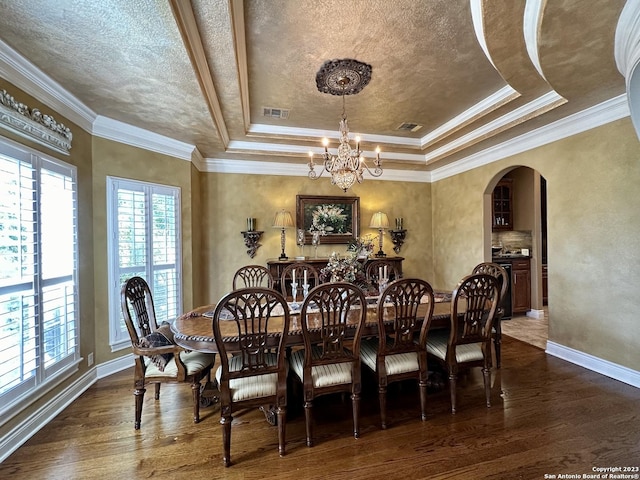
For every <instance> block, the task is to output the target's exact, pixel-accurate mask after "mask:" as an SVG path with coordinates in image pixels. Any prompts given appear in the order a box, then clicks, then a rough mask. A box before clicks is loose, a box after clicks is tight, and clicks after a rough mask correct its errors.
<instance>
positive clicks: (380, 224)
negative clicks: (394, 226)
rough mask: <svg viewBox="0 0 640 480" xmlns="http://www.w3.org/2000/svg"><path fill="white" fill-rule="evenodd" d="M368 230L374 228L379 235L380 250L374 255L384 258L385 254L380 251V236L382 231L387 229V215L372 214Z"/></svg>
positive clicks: (380, 244) (380, 245)
mask: <svg viewBox="0 0 640 480" xmlns="http://www.w3.org/2000/svg"><path fill="white" fill-rule="evenodd" d="M369 228H376V229H377V230H378V232H379V234H380V239H379V243H378V245H379V247H380V250H379V251H378V253H376V257H386V255H385V253H384V252H383V251H382V234H383V231H384V230H386V229H387V228H389V218H388V217H387V214H386V213H382V212H376V213H374V214H373V217H371V222H370V223H369Z"/></svg>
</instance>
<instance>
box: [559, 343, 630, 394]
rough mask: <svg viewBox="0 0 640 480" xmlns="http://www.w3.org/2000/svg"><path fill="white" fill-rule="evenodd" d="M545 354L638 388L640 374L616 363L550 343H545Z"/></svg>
mask: <svg viewBox="0 0 640 480" xmlns="http://www.w3.org/2000/svg"><path fill="white" fill-rule="evenodd" d="M546 353H548V354H549V355H553V356H554V357H558V358H561V359H562V360H566V361H567V362H570V363H573V364H575V365H579V366H581V367H584V368H586V369H588V370H591V371H593V372H596V373H600V374H602V375H605V376H607V377H610V378H613V379H614V380H618V381H620V382H623V383H626V384H628V385H631V386H632V387H636V388H640V372H638V371H636V370H631V369H630V368H627V367H623V366H622V365H618V364H617V363H613V362H609V361H608V360H603V359H601V358H598V357H594V356H593V355H589V354H588V353H584V352H581V351H579V350H574V349H573V348H569V347H565V346H564V345H560V344H558V343H555V342H550V341H547V350H546Z"/></svg>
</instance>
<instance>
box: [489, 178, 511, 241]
mask: <svg viewBox="0 0 640 480" xmlns="http://www.w3.org/2000/svg"><path fill="white" fill-rule="evenodd" d="M491 214H492V219H493V220H492V222H493V224H492V228H493V230H513V180H512V179H510V178H503V179H502V180H500V181H499V182H498V184H497V185H496V187H495V188H494V189H493V195H492V196H491Z"/></svg>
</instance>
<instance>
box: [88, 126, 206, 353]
mask: <svg viewBox="0 0 640 480" xmlns="http://www.w3.org/2000/svg"><path fill="white" fill-rule="evenodd" d="M93 160H94V169H93V179H92V180H93V186H92V188H93V205H94V216H93V229H94V233H95V237H94V238H95V242H94V256H93V258H92V260H93V265H94V268H95V291H94V295H95V312H94V314H93V321H94V322H95V359H96V362H97V363H103V362H106V361H108V360H111V359H113V358H117V357H119V356H121V355H123V354H124V353H127V354H128V353H130V350H129V349H127V350H123V351H119V352H113V353H112V352H111V347H110V346H109V305H108V300H109V299H108V292H109V289H108V287H109V285H108V264H107V192H106V186H107V176H113V177H121V178H128V179H132V180H140V181H144V182H152V183H158V184H162V185H169V186H173V187H180V189H181V190H180V196H181V200H182V209H181V216H182V232H181V235H182V259H183V262H182V269H183V270H182V276H183V278H182V280H183V284H182V295H183V305H184V307H185V308H191V307H192V306H193V279H194V277H197V274H196V273H194V265H197V264H198V262H194V261H193V228H192V222H193V212H194V208H193V206H192V198H191V195H192V180H193V178H194V173H193V167H192V164H191V163H190V162H188V161H185V160H180V159H176V158H172V157H169V156H166V155H162V154H159V153H154V152H150V151H147V150H142V149H140V148H136V147H131V146H129V145H124V144H122V143H118V142H114V141H111V140H105V139H103V138H100V137H94V139H93ZM195 176H196V177H197V175H195ZM193 191H195V192H196V194H197V193H198V190H197V188H196V189H193ZM196 268H197V267H196Z"/></svg>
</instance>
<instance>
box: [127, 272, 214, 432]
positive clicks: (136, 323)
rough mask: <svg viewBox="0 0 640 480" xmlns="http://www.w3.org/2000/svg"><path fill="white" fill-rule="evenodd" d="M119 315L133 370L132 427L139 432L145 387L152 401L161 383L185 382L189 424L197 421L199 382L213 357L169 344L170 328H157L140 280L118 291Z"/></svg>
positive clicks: (147, 291) (145, 287) (144, 284)
mask: <svg viewBox="0 0 640 480" xmlns="http://www.w3.org/2000/svg"><path fill="white" fill-rule="evenodd" d="M120 299H121V306H122V315H123V317H124V323H125V325H126V326H127V331H128V332H129V337H130V338H131V348H132V350H133V354H134V361H135V368H134V371H133V384H134V387H135V390H134V393H133V394H134V397H135V417H134V418H135V424H134V428H135V429H136V430H139V429H140V423H141V419H142V404H143V402H144V394H145V392H146V388H145V387H146V386H147V385H149V384H154V385H155V399H156V400H159V399H160V385H161V384H162V383H187V384H190V385H191V391H192V393H193V422H194V423H198V422H199V421H200V382H201V381H202V380H203V379H204V378H207V380H210V372H211V368H212V367H213V363H214V361H215V358H216V357H215V354H207V353H200V352H195V351H192V352H187V351H185V350H184V349H182V348H181V347H179V346H178V345H176V344H174V343H173V335H172V333H171V328H170V325H169V324H168V323H166V322H163V324H162V325H158V322H157V320H156V312H155V308H154V305H153V296H152V295H151V290H150V288H149V285H148V284H147V282H146V281H145V280H144V279H143V278H141V277H133V278H130V279H129V280H127V281H126V282H125V283H124V285H123V286H122V289H121V292H120Z"/></svg>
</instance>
